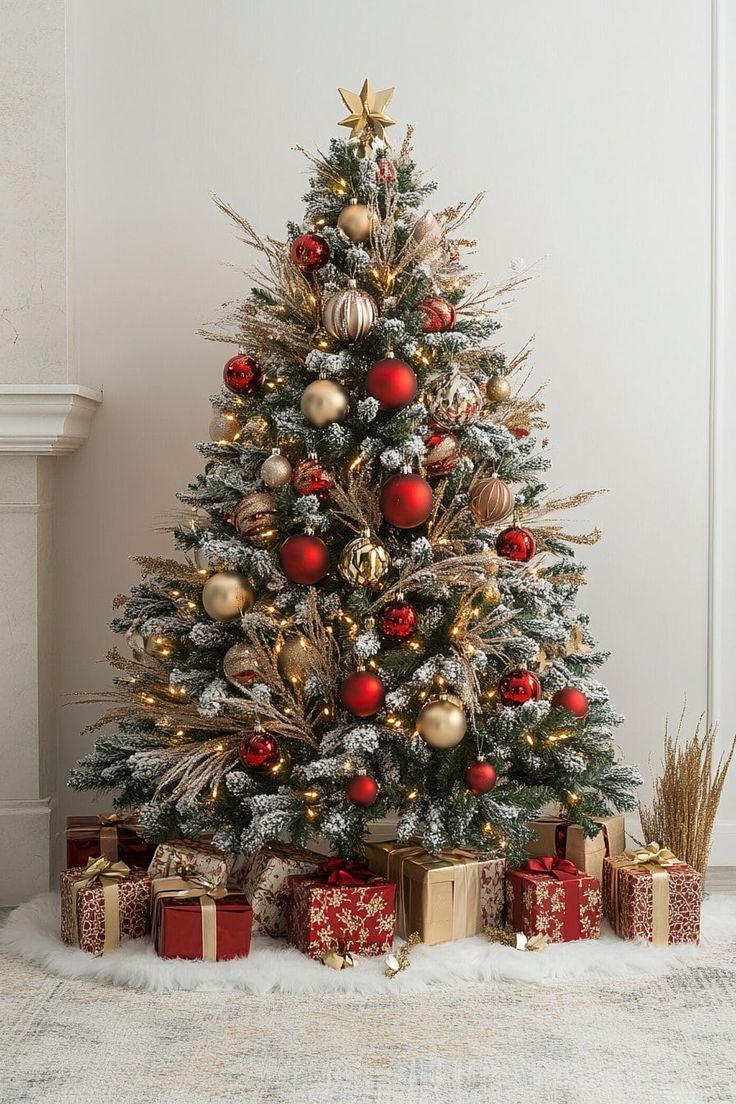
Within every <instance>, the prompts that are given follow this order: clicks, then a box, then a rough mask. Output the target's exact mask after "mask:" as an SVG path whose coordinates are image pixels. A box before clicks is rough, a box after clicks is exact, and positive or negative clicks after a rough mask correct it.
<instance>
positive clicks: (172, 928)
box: [152, 877, 253, 962]
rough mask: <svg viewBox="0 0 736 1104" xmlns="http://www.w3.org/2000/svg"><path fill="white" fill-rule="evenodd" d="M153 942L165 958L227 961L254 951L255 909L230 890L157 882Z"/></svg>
mask: <svg viewBox="0 0 736 1104" xmlns="http://www.w3.org/2000/svg"><path fill="white" fill-rule="evenodd" d="M152 894H153V940H154V944H155V947H156V953H157V954H158V955H159V957H160V958H188V959H202V960H204V961H205V962H225V961H227V960H228V959H231V958H245V956H246V955H248V953H249V952H250V937H251V931H252V927H253V909H252V908H251V907H250V905H249V904H248V902H247V901H246V899H245V897H244V895H243V894H242V893H239V892H238V891H237V890H234V891H232V892H230V891H229V890H228V889H226V888H225V887H224V886H213V885H211V884H208V883H204V884H203V883H201V882H199V883H198V882H197V880H196V879H194V880H192V881H185V880H184V879H183V878H175V877H172V878H155V879H154V881H153V885H152Z"/></svg>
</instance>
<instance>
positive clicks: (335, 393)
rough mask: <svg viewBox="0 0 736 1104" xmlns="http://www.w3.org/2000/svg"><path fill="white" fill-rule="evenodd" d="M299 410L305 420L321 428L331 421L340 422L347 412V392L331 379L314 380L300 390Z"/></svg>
mask: <svg viewBox="0 0 736 1104" xmlns="http://www.w3.org/2000/svg"><path fill="white" fill-rule="evenodd" d="M300 406H301V411H302V414H303V415H304V417H305V418H306V419H307V421H309V422H311V423H312V425H313V426H317V428H318V429H322V427H323V426H326V425H329V424H330V423H331V422H341V421H343V419H344V418H345V416H346V414H347V412H348V393H347V391H346V390H345V388H344V387H341V386H340V384H339V383H333V381H332V380H323V379H320V380H314V382H313V383H309V384H307V386H306V387H305V388H304V390H303V392H302V399H301V403H300Z"/></svg>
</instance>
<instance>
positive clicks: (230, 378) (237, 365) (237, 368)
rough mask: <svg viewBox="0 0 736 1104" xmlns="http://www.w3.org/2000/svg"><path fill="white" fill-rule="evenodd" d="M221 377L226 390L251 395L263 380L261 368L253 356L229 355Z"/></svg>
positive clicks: (236, 393) (235, 393)
mask: <svg viewBox="0 0 736 1104" xmlns="http://www.w3.org/2000/svg"><path fill="white" fill-rule="evenodd" d="M222 378H223V379H224V380H225V386H226V387H227V389H228V391H232V393H233V394H234V395H252V394H253V392H254V391H256V390H257V389H258V387H259V386H260V385H261V383H262V382H263V368H262V367H261V365H260V363H259V362H258V361H257V360H256V358H255V357H250V356H244V355H243V354H242V353H240V354H238V356H234V357H230V360H229V361H228V362H227V364H226V365H225V367H224V369H223V372H222Z"/></svg>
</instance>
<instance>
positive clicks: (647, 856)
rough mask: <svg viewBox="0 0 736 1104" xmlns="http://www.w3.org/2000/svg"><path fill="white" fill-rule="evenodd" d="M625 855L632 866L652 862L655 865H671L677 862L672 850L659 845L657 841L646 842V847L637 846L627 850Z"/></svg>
mask: <svg viewBox="0 0 736 1104" xmlns="http://www.w3.org/2000/svg"><path fill="white" fill-rule="evenodd" d="M626 857H627V859H628V860H629V863H630V864H631V865H632V866H642V865H646V864H648V863H654V864H655V865H656V866H672V865H673V864H674V863H679V861H680V860H679V859H678V858H676V857H675V855H674V854H673V853H672V851H668V850H667V848H666V847H660V846H659V844H658V843H648V844H647V845H646V847H637V849H636V850H635V851H627V852H626Z"/></svg>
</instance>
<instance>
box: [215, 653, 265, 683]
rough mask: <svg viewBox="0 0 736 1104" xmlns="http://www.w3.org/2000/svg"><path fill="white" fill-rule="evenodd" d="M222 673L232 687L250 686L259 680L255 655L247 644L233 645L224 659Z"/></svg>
mask: <svg viewBox="0 0 736 1104" xmlns="http://www.w3.org/2000/svg"><path fill="white" fill-rule="evenodd" d="M222 671H223V674H224V675H225V678H226V679H227V681H228V682H229V683H230V684H231V685H232V686H237V687H240V686H250V684H251V683H252V682H255V680H256V679H257V678H258V671H257V670H256V666H255V659H254V657H253V653H252V652H251V650H250V648H249V647H248V645H247V644H233V646H232V648H228V650H227V651H226V652H225V655H224V656H223V657H222Z"/></svg>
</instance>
